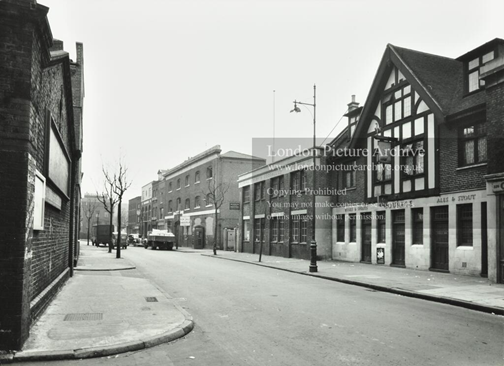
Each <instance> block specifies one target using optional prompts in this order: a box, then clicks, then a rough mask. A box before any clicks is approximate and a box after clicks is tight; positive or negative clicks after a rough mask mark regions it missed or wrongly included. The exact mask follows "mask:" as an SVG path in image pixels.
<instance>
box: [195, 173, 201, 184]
mask: <svg viewBox="0 0 504 366" xmlns="http://www.w3.org/2000/svg"><path fill="white" fill-rule="evenodd" d="M199 181H200V176H199V171H197V172H196V173H194V183H199Z"/></svg>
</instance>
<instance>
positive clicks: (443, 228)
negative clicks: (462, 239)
mask: <svg viewBox="0 0 504 366" xmlns="http://www.w3.org/2000/svg"><path fill="white" fill-rule="evenodd" d="M431 217H432V219H431V221H432V223H431V232H432V240H431V269H432V270H441V271H448V233H449V231H448V206H439V207H433V208H432V212H431Z"/></svg>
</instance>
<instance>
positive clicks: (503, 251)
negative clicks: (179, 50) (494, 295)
mask: <svg viewBox="0 0 504 366" xmlns="http://www.w3.org/2000/svg"><path fill="white" fill-rule="evenodd" d="M497 209H498V210H499V211H498V220H499V221H498V222H499V228H498V229H499V235H498V237H499V248H498V252H499V254H498V258H499V263H498V268H497V282H498V283H504V196H503V195H501V196H500V198H499V200H498V203H497Z"/></svg>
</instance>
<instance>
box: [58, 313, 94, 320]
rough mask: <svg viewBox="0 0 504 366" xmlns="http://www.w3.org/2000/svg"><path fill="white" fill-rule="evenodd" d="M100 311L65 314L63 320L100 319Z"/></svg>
mask: <svg viewBox="0 0 504 366" xmlns="http://www.w3.org/2000/svg"><path fill="white" fill-rule="evenodd" d="M102 319H103V314H102V313H74V314H67V315H65V319H63V320H64V321H68V322H75V321H90V320H102Z"/></svg>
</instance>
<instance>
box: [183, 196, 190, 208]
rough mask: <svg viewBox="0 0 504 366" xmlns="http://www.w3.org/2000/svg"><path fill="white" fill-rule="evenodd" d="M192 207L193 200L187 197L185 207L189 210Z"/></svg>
mask: <svg viewBox="0 0 504 366" xmlns="http://www.w3.org/2000/svg"><path fill="white" fill-rule="evenodd" d="M190 208H191V200H190V199H189V198H186V200H185V206H184V209H186V210H189V209H190Z"/></svg>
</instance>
